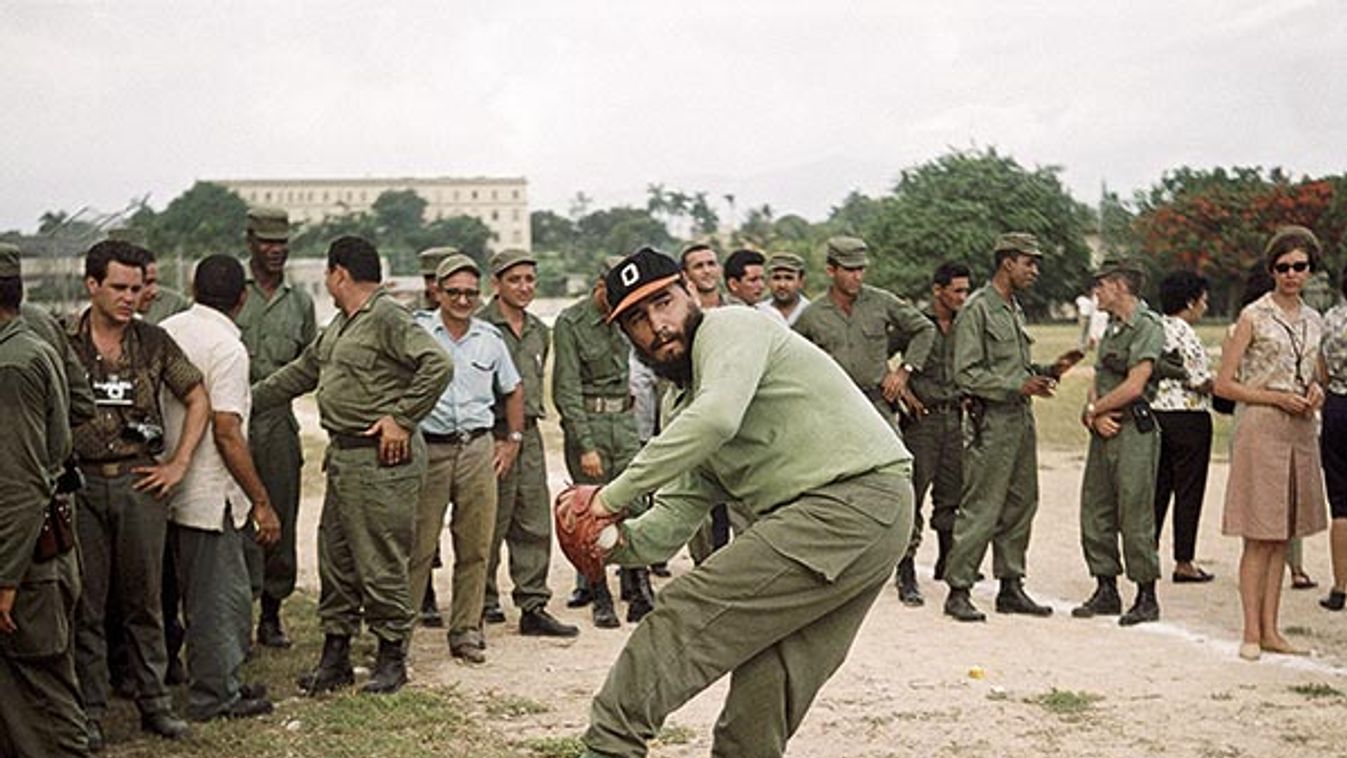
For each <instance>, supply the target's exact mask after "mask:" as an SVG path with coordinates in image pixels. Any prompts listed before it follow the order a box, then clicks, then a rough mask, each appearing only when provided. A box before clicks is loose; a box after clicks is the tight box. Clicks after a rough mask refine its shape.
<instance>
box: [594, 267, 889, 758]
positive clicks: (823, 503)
mask: <svg viewBox="0 0 1347 758" xmlns="http://www.w3.org/2000/svg"><path fill="white" fill-rule="evenodd" d="M606 285H607V288H608V292H609V297H610V302H611V303H613V306H614V307H613V309H612V311H611V315H610V316H609V317H608V318H609V320H610V321H612V320H615V321H616V322H617V323H619V324H621V326H622V329H623V331H624V332H626V334H627V336H628V338H630V339H631V342H632V344H633V346H634V347H635V348H636V351H637V354H638V355H639V357H640V359H641V360H642V361H644V362H646V363H647V364H648V365H650V366H651V368H652V369H653V370H654V371H655V372H656V373H657V374H659V375H660V376H662V377H665V378H667V379H669V380H671V381H673V382H674V383H675V384H676V385H677V387H676V389H677V392H676V393H675V395H676V396H675V399H674V403H673V409H672V413H671V414H670V420H669V423H668V424H667V425H666V426H665V427H664V429H663V431H662V432H661V433H660V434H659V435H658V436H656V437H655V438H654V439H652V440H651V441H650V442H649V443H647V445H646V446H645V447H644V448H643V449H642V450H641V452H640V453H638V454H637V455H636V457H635V458H634V459H633V460H632V462H631V463H630V464H629V465H628V466H627V468H626V469H625V470H624V471H623V472H622V473H621V474H620V475H618V476H617V477H616V478H615V479H613V480H612V481H611V482H609V483H608V484H607V485H605V486H604V487H603V488H602V489H601V490H599V492H598V493H597V494H596V495H595V497H594V498H593V500H592V501H591V507H592V508H593V509H594V510H595V511H596V512H597V513H602V514H607V513H617V512H623V511H624V510H625V509H626V507H627V506H628V505H629V504H632V503H635V502H637V500H638V499H639V498H641V496H643V495H645V494H646V493H649V492H654V493H655V497H654V506H653V507H651V508H650V509H649V510H648V511H646V512H645V513H643V514H641V515H640V516H639V517H635V518H631V519H627V520H626V521H625V522H623V523H621V524H620V525H616V526H612V527H610V528H609V529H607V530H605V533H604V534H603V535H602V539H601V540H600V541H601V543H602V545H601V547H602V548H603V549H605V550H606V560H608V561H609V562H613V563H618V564H621V565H624V566H642V565H646V564H649V563H652V562H656V561H661V560H665V559H667V558H669V557H670V556H671V555H673V554H674V552H675V551H677V550H678V549H679V548H680V547H681V546H682V545H683V543H685V542H686V541H687V539H688V537H690V536H691V535H692V533H693V532H694V531H695V530H696V529H697V527H698V526H700V525H701V523H702V522H703V521H704V520H705V518H706V514H707V513H708V511H709V510H710V509H711V507H712V506H713V505H714V504H715V503H722V502H740V503H743V504H744V505H745V507H747V508H748V509H750V510H752V511H753V513H754V515H755V516H756V520H755V521H754V523H753V525H752V526H751V527H749V529H748V530H747V531H746V532H744V533H743V534H742V535H740V536H739V538H738V539H736V540H734V541H733V542H731V543H730V544H729V545H728V546H726V547H724V548H722V549H721V550H719V551H717V552H716V553H715V554H714V555H712V556H711V557H710V558H708V559H707V560H706V562H704V563H702V564H701V565H700V566H698V567H697V568H695V569H693V571H692V572H690V573H689V574H686V575H684V576H682V577H679V578H678V579H676V580H674V581H673V582H671V583H670V584H669V585H668V586H667V587H666V588H665V589H664V590H663V591H662V592H661V593H660V595H659V598H658V600H657V602H656V604H655V610H654V612H652V613H651V614H650V615H648V616H646V617H645V619H644V620H642V622H641V624H640V626H639V627H637V628H636V631H634V632H633V633H632V635H631V638H630V639H629V640H628V642H627V646H626V648H625V649H624V650H623V651H622V654H621V655H620V656H619V657H618V660H617V662H616V663H615V664H614V666H613V669H612V670H611V671H610V672H609V675H608V680H607V681H606V682H605V684H604V686H603V689H602V690H601V691H600V692H599V694H598V696H597V697H595V699H594V703H593V705H592V707H591V710H590V727H589V730H588V731H587V732H586V734H585V736H584V742H585V746H586V748H587V751H586V752H585V753H584V755H586V756H643V755H645V754H646V742H647V741H648V740H650V739H652V738H653V737H654V736H655V735H656V734H657V733H658V731H659V729H660V726H661V724H663V722H664V719H665V718H666V717H667V716H668V715H669V713H671V712H672V711H673V710H674V709H676V708H678V707H679V706H681V705H682V704H683V703H685V702H687V701H688V700H689V699H691V698H692V697H693V696H694V695H696V694H697V693H698V692H700V691H701V690H703V689H705V688H706V687H708V686H710V685H711V684H712V683H713V682H715V681H716V680H717V679H719V678H720V677H721V676H723V675H724V674H725V673H727V672H729V673H730V674H731V679H730V691H729V695H728V696H727V698H726V703H725V708H724V710H723V711H722V712H721V714H720V718H719V719H718V721H717V723H716V727H715V735H714V744H713V746H712V751H711V752H712V754H713V755H736V756H738V755H753V756H779V755H781V753H782V752H783V751H784V750H785V747H786V741H787V740H788V739H789V738H790V736H791V735H792V734H793V733H794V732H795V730H796V729H797V728H798V727H799V725H800V722H801V721H802V720H803V719H804V715H805V713H806V712H807V711H808V709H809V705H810V703H811V702H812V701H813V698H814V695H815V693H816V692H817V691H818V689H819V687H821V686H822V685H823V683H824V682H825V681H827V679H828V678H829V677H830V676H831V675H832V673H833V672H834V671H836V669H837V668H838V667H839V666H840V665H841V664H842V661H843V660H845V659H846V654H847V651H848V650H849V649H850V647H851V643H852V640H853V639H854V638H855V636H856V632H857V631H858V630H859V628H860V624H861V621H862V620H863V619H864V618H865V614H866V612H867V611H868V610H869V608H870V606H871V604H872V603H873V602H874V600H875V598H876V597H877V596H878V594H879V592H880V591H881V590H882V589H883V587H884V585H885V583H886V581H887V579H888V576H889V572H891V571H892V570H893V565H894V564H895V563H896V562H897V560H898V557H899V556H900V555H901V554H902V551H903V549H904V547H906V545H907V539H908V533H909V531H910V529H911V527H912V487H911V479H910V468H911V465H910V464H911V455H909V454H908V452H907V450H906V448H904V447H903V443H902V442H901V441H900V440H899V439H898V436H897V435H895V434H894V433H893V431H892V428H891V427H890V426H889V425H888V423H887V422H886V421H885V420H884V419H883V418H882V417H881V416H880V415H879V413H878V412H877V411H876V410H875V408H874V406H873V405H872V404H871V403H870V402H869V401H868V400H867V399H866V398H865V395H864V394H863V393H862V392H861V390H860V389H859V388H858V387H857V386H856V385H855V383H854V382H852V381H851V379H850V378H849V377H848V376H847V374H846V373H845V372H844V371H843V370H842V369H841V368H840V367H839V366H838V365H837V363H836V362H834V361H833V360H832V359H831V358H829V357H828V356H827V354H825V353H824V352H823V351H822V350H820V349H818V348H817V347H815V346H813V345H812V344H810V343H809V342H808V341H807V340H805V339H804V338H802V337H800V336H799V335H797V334H795V333H793V332H791V331H790V330H789V329H787V328H786V327H785V326H783V325H782V324H781V323H780V321H779V320H776V319H773V318H771V317H769V316H767V315H765V314H762V313H759V312H758V311H755V310H753V309H750V308H720V309H715V310H712V311H709V312H705V313H703V312H702V311H701V309H700V308H699V307H698V305H697V302H696V299H695V298H694V296H693V295H692V293H691V292H689V291H688V289H687V286H686V285H685V284H684V283H683V282H682V281H681V279H680V277H679V270H678V264H677V263H675V262H674V261H672V260H671V259H669V258H667V257H665V256H664V255H663V254H661V253H659V252H658V251H656V250H653V249H651V248H643V249H641V250H640V251H638V252H636V253H634V254H633V255H631V256H628V257H627V258H625V259H623V260H622V261H621V262H620V263H619V264H618V265H617V266H615V267H613V269H612V270H611V271H610V272H609V273H608V276H607V280H606ZM819 397H827V398H830V401H829V402H828V403H827V404H823V403H819V402H817V398H819Z"/></svg>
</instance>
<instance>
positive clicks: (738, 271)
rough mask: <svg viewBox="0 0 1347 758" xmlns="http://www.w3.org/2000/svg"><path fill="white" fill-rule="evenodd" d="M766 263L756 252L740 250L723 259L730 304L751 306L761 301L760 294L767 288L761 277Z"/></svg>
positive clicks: (745, 249)
mask: <svg viewBox="0 0 1347 758" xmlns="http://www.w3.org/2000/svg"><path fill="white" fill-rule="evenodd" d="M766 262H767V259H766V258H765V257H763V254H762V253H759V252H758V251H757V250H749V249H747V248H742V249H739V250H735V251H734V252H732V253H730V257H728V258H726V259H725V289H727V290H729V291H730V295H729V298H728V299H729V300H730V302H732V303H738V304H740V305H748V306H753V305H757V304H758V301H760V300H762V293H763V291H764V290H765V289H766V288H767V281H766V280H765V279H764V278H763V275H762V267H763V264H765V263H766Z"/></svg>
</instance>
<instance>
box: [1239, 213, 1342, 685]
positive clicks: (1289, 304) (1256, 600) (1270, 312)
mask: <svg viewBox="0 0 1347 758" xmlns="http://www.w3.org/2000/svg"><path fill="white" fill-rule="evenodd" d="M1319 256H1320V248H1319V241H1318V239H1316V238H1315V236H1314V234H1313V233H1312V232H1310V230H1308V229H1305V228H1304V227H1299V226H1285V227H1282V228H1281V229H1278V230H1277V233H1276V234H1275V235H1273V237H1272V239H1271V240H1270V241H1269V242H1268V245H1267V250H1266V253H1265V255H1264V264H1265V265H1266V266H1267V269H1268V271H1269V272H1270V273H1271V274H1272V275H1273V278H1274V279H1275V280H1276V286H1275V287H1274V288H1273V290H1272V291H1271V292H1269V293H1267V294H1266V295H1264V296H1262V297H1260V298H1259V299H1257V300H1255V301H1254V302H1252V303H1250V304H1249V305H1248V306H1246V307H1245V308H1244V310H1242V311H1241V312H1240V314H1239V321H1237V322H1236V324H1235V330H1234V332H1233V333H1232V334H1231V335H1230V337H1229V338H1228V339H1227V340H1226V343H1225V346H1224V347H1223V348H1222V351H1221V369H1220V372H1219V373H1218V374H1217V376H1216V386H1215V391H1216V394H1217V395H1220V396H1222V397H1225V398H1228V399H1230V400H1233V401H1235V402H1236V404H1237V405H1236V408H1235V426H1234V433H1233V435H1232V436H1231V441H1230V479H1229V481H1228V483H1227V484H1226V495H1225V517H1224V521H1223V524H1222V531H1223V532H1224V533H1225V534H1230V535H1237V536H1240V537H1243V538H1244V551H1243V553H1242V554H1241V556H1240V564H1239V595H1240V603H1241V605H1242V606H1243V608H1244V641H1243V644H1242V645H1241V646H1240V650H1239V655H1240V657H1241V658H1244V659H1246V660H1257V659H1258V657H1259V655H1260V654H1261V653H1262V652H1269V653H1287V654H1298V655H1303V654H1305V653H1306V652H1308V651H1306V650H1304V649H1303V648H1300V647H1297V646H1295V645H1293V644H1291V642H1289V641H1288V640H1287V639H1286V638H1285V637H1283V636H1282V634H1281V631H1280V630H1279V629H1278V628H1277V626H1278V624H1277V614H1278V610H1279V608H1280V605H1281V587H1282V571H1283V562H1284V560H1285V556H1286V543H1287V541H1288V540H1290V539H1292V538H1294V537H1303V536H1305V535H1309V534H1313V533H1315V532H1318V531H1322V530H1323V529H1324V528H1326V527H1327V525H1328V523H1327V517H1326V515H1325V511H1324V490H1323V480H1322V477H1321V475H1320V465H1319V448H1318V444H1317V433H1316V430H1315V421H1314V414H1315V411H1317V410H1318V408H1319V406H1320V405H1321V404H1322V403H1323V401H1324V392H1323V389H1322V388H1321V387H1320V385H1319V382H1318V381H1317V375H1316V369H1317V367H1318V359H1319V337H1320V333H1321V331H1322V322H1321V319H1320V316H1319V314H1318V313H1317V312H1315V311H1314V309H1312V308H1310V307H1309V306H1307V305H1305V304H1304V303H1303V302H1302V301H1301V299H1300V290H1301V288H1302V287H1304V285H1305V282H1306V281H1308V280H1309V278H1310V275H1311V274H1312V273H1313V272H1314V270H1315V269H1316V268H1317V267H1318V265H1319Z"/></svg>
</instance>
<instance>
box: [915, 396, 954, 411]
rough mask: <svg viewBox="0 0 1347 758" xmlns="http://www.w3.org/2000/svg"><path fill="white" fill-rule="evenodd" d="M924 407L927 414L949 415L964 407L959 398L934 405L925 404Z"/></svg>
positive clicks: (941, 401)
mask: <svg viewBox="0 0 1347 758" xmlns="http://www.w3.org/2000/svg"><path fill="white" fill-rule="evenodd" d="M922 407H924V408H925V409H926V412H927V413H948V412H949V411H957V410H959V409H960V408H962V407H963V405H962V404H961V403H960V402H959V400H958V399H957V398H951V399H949V400H940V401H938V402H934V403H925V404H924V405H923V406H922Z"/></svg>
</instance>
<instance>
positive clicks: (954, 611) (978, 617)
mask: <svg viewBox="0 0 1347 758" xmlns="http://www.w3.org/2000/svg"><path fill="white" fill-rule="evenodd" d="M945 615H946V616H953V617H954V618H955V619H957V620H959V621H986V620H987V614H985V613H983V612H982V611H979V610H978V609H977V608H976V607H974V606H973V601H972V600H971V599H970V598H969V597H968V590H967V589H966V588H961V587H950V588H949V597H947V598H945Z"/></svg>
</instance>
